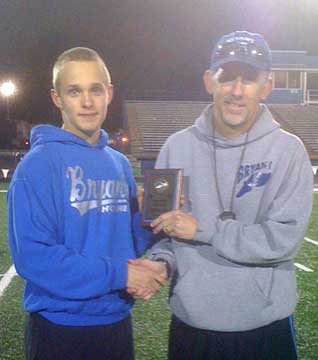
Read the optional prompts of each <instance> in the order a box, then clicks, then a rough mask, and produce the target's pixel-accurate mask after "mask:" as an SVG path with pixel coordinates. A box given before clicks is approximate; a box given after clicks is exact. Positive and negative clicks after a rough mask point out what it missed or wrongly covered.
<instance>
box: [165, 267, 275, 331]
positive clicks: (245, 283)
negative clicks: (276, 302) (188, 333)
mask: <svg viewBox="0 0 318 360" xmlns="http://www.w3.org/2000/svg"><path fill="white" fill-rule="evenodd" d="M273 276H274V271H273V269H272V268H253V267H227V266H218V265H215V264H214V265H211V263H210V264H209V266H207V267H206V268H203V267H201V268H200V267H197V268H194V267H192V268H191V269H188V270H187V271H186V272H184V273H183V274H182V276H181V277H179V279H178V282H177V285H176V286H175V288H174V289H173V294H172V297H171V306H172V308H173V311H174V312H175V314H176V315H177V316H178V314H179V316H181V317H182V318H183V319H185V318H186V319H188V322H189V323H191V324H193V325H195V326H199V327H202V328H210V329H219V330H231V327H232V326H233V328H234V329H239V328H241V327H243V328H245V327H251V328H252V327H253V326H254V324H255V325H256V326H257V325H258V322H259V320H257V319H259V318H260V316H261V315H260V313H262V312H263V311H264V309H266V308H267V307H268V306H270V305H271V304H272V301H271V290H272V286H273ZM180 311H182V314H181V313H180Z"/></svg>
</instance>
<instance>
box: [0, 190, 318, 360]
mask: <svg viewBox="0 0 318 360" xmlns="http://www.w3.org/2000/svg"><path fill="white" fill-rule="evenodd" d="M317 206H318V204H317V195H316V196H315V204H314V207H313V212H312V216H311V221H310V224H309V227H308V231H307V236H308V237H309V238H311V239H313V240H316V241H318V236H317V233H318V232H317ZM0 224H2V228H1V229H2V230H1V233H0V256H1V257H0V268H1V272H3V271H6V270H7V269H8V268H9V266H10V264H11V260H10V256H9V254H8V249H7V240H6V225H5V224H6V206H5V194H4V193H0ZM3 229H4V230H3ZM297 262H299V263H301V264H304V265H306V266H307V267H309V268H311V269H314V272H312V273H308V272H304V271H301V270H297V279H298V287H299V304H298V306H297V309H296V312H295V316H294V319H295V328H296V337H297V345H298V352H299V360H318V276H317V272H318V246H315V245H313V244H310V243H307V242H305V243H304V245H303V247H302V249H301V251H300V253H299V256H298V258H297ZM22 293H23V281H22V280H21V279H19V278H14V281H13V282H12V283H11V284H10V286H9V288H8V289H7V290H6V292H5V295H4V296H3V297H2V298H1V299H0V360H4V359H6V360H22V359H23V358H24V357H23V332H24V319H25V313H24V311H23V309H22ZM167 298H168V287H165V288H163V289H162V290H161V291H160V293H159V294H157V295H156V296H155V297H154V298H152V299H151V300H150V301H148V302H146V303H144V302H142V301H137V303H136V305H135V307H134V310H133V318H134V337H135V349H136V360H164V359H166V352H167V343H168V327H169V320H170V311H169V308H168V305H167ZM194 360H195V359H194ZM281 360H288V359H281Z"/></svg>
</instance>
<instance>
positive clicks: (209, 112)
mask: <svg viewBox="0 0 318 360" xmlns="http://www.w3.org/2000/svg"><path fill="white" fill-rule="evenodd" d="M269 117H270V118H271V119H272V121H268V118H269ZM212 118H213V104H210V105H208V106H207V107H206V108H205V109H204V110H203V112H202V113H201V115H200V116H199V117H198V118H197V119H196V121H195V125H194V126H195V128H196V129H197V130H198V132H199V134H200V137H201V138H202V140H205V141H207V142H215V143H216V144H217V146H219V147H225V148H227V147H236V146H241V145H242V144H245V142H246V136H245V133H244V134H242V135H240V136H238V137H236V138H234V139H226V138H225V137H223V136H222V135H220V134H218V133H215V138H213V125H212V123H213V121H212ZM279 128H280V125H279V124H278V123H277V122H276V121H275V120H274V119H273V117H272V114H271V113H270V111H269V110H268V109H267V107H266V106H265V105H263V104H260V109H259V115H257V121H256V122H255V124H254V126H253V127H252V128H251V130H250V131H249V135H248V141H247V144H249V143H252V142H254V141H256V140H258V139H260V138H262V137H263V136H266V135H268V134H270V133H271V132H273V131H275V130H277V129H279Z"/></svg>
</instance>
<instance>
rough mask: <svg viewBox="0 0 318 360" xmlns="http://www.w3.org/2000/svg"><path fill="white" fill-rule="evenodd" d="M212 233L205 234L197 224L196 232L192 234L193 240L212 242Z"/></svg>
mask: <svg viewBox="0 0 318 360" xmlns="http://www.w3.org/2000/svg"><path fill="white" fill-rule="evenodd" d="M212 239H213V234H207V233H206V232H205V231H204V230H203V229H202V228H201V226H200V224H198V226H197V229H196V232H195V234H194V240H196V241H200V242H203V243H209V244H212Z"/></svg>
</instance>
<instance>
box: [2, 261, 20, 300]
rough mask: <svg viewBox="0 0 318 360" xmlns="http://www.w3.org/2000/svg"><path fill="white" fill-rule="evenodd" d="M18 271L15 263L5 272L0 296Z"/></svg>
mask: <svg viewBox="0 0 318 360" xmlns="http://www.w3.org/2000/svg"><path fill="white" fill-rule="evenodd" d="M16 275H17V273H16V271H15V268H14V265H11V267H10V269H9V270H8V271H7V272H6V273H5V274H4V276H3V278H2V279H1V281H0V298H1V296H2V295H3V293H4V291H5V289H6V288H7V287H8V286H9V285H10V282H11V280H12V278H13V277H14V276H16Z"/></svg>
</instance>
